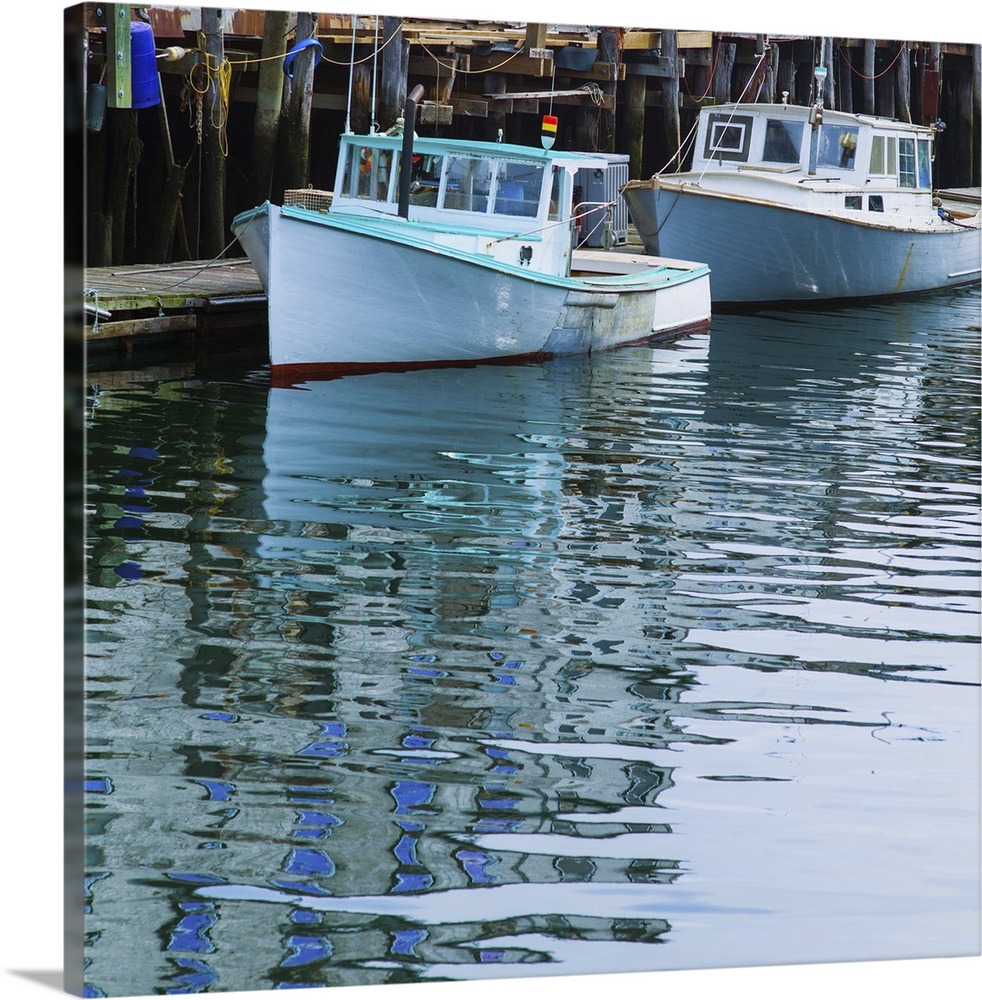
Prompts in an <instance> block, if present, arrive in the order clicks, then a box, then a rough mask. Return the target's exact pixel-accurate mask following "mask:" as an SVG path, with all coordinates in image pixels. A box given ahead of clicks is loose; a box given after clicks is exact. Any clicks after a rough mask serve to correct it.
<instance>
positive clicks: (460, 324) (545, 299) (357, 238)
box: [233, 205, 710, 377]
mask: <svg viewBox="0 0 982 1000" xmlns="http://www.w3.org/2000/svg"><path fill="white" fill-rule="evenodd" d="M389 228H392V227H391V226H389ZM233 231H234V232H235V233H236V235H237V236H238V237H239V240H240V242H241V243H242V245H243V247H244V248H245V250H246V252H247V253H248V255H249V257H250V259H251V260H252V261H253V263H254V264H255V266H256V270H257V273H258V274H259V275H260V277H261V278H263V276H265V279H264V282H263V283H264V287H265V289H266V294H267V300H268V308H269V345H270V362H271V365H272V368H273V371H274V374H275V375H278V376H284V375H285V376H287V377H301V376H303V375H305V374H311V375H316V374H317V373H318V372H319V371H322V370H324V369H327V370H328V373H330V372H331V371H340V370H357V369H360V368H369V369H378V368H383V367H406V368H408V367H419V366H429V365H436V364H469V363H479V362H488V361H491V362H494V361H498V362H501V361H512V360H519V359H527V358H534V357H542V356H551V355H557V354H573V353H590V352H592V351H601V350H607V349H610V348H614V347H618V346H622V345H626V344H630V343H639V342H643V341H645V340H650V339H652V338H656V337H667V336H670V335H673V334H675V333H679V334H681V333H682V332H685V331H687V330H691V329H693V328H697V327H699V326H703V327H705V326H707V325H708V321H709V315H710V293H709V276H708V269H707V268H706V267H705V266H704V265H701V264H700V265H694V264H686V263H685V262H682V261H679V262H673V263H675V264H677V266H675V267H667V268H665V267H653V266H652V265H651V264H650V263H644V261H645V260H647V258H643V257H639V258H638V260H639V261H641V263H639V264H638V265H637V273H634V274H630V275H628V276H626V277H625V278H624V279H623V280H618V279H616V278H615V277H612V276H610V275H602V276H600V277H598V278H596V279H595V280H592V281H591V280H587V279H585V280H580V281H576V280H573V279H556V278H553V279H549V278H543V277H542V276H541V275H533V274H530V273H528V272H526V273H523V272H522V271H521V269H520V268H518V267H501V266H494V265H493V264H484V263H482V262H481V261H478V260H475V259H474V258H475V256H476V255H473V254H455V253H453V252H448V251H447V250H446V248H441V247H438V246H436V245H435V244H432V243H430V244H427V243H424V242H420V241H419V240H418V239H417V240H415V241H413V240H401V241H400V240H398V239H396V238H392V237H391V235H390V236H386V235H385V230H384V229H383V230H382V231H381V232H373V231H372V227H371V225H369V224H366V223H365V222H364V221H363V220H359V221H354V222H352V221H349V222H347V223H346V222H345V220H344V219H343V218H339V219H335V220H331V219H330V217H329V216H322V217H321V218H319V219H313V218H310V217H307V216H305V215H304V213H301V212H296V211H292V210H291V211H289V212H284V211H282V210H281V209H279V208H278V207H276V206H272V205H267V206H263V207H262V208H261V209H256V210H254V211H253V212H249V213H244V214H243V215H242V216H240V217H238V218H237V219H236V220H235V222H233ZM601 256H605V255H603V254H601ZM606 256H608V257H609V255H606Z"/></svg>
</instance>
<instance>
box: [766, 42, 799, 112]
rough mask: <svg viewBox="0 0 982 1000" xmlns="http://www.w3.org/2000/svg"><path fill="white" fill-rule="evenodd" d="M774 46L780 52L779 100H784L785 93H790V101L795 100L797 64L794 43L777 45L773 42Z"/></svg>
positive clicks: (777, 95)
mask: <svg viewBox="0 0 982 1000" xmlns="http://www.w3.org/2000/svg"><path fill="white" fill-rule="evenodd" d="M772 47H773V48H774V49H776V50H778V51H779V52H780V56H779V58H778V63H777V94H776V95H775V96H776V98H777V99H778V100H782V101H783V100H784V95H785V94H787V95H788V101H789V102H793V101H794V94H795V73H796V70H797V66H796V64H795V61H794V44H793V43H792V44H788V45H777V44H774V43H772Z"/></svg>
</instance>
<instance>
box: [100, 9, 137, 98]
mask: <svg viewBox="0 0 982 1000" xmlns="http://www.w3.org/2000/svg"><path fill="white" fill-rule="evenodd" d="M130 30H131V29H130V6H129V4H121V3H112V4H108V5H107V7H106V99H107V103H108V105H109V107H111V108H131V107H133V86H132V78H133V60H132V56H131V53H130Z"/></svg>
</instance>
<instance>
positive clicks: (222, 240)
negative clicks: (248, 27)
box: [199, 7, 228, 257]
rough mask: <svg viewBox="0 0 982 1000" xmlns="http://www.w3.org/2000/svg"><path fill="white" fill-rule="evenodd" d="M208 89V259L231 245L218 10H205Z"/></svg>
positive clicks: (203, 223)
mask: <svg viewBox="0 0 982 1000" xmlns="http://www.w3.org/2000/svg"><path fill="white" fill-rule="evenodd" d="M201 29H202V34H203V35H204V49H205V59H206V60H207V65H206V67H205V68H206V70H207V73H206V79H207V81H208V89H207V90H206V91H205V94H204V98H203V121H204V128H203V129H202V134H201V203H200V206H199V212H200V223H199V225H200V227H201V228H200V232H199V236H200V245H201V252H202V253H203V254H204V255H205V256H206V257H217V256H218V254H220V253H221V251H222V248H223V247H224V246H225V244H226V243H227V242H228V236H227V233H228V230H227V229H226V228H225V124H226V117H227V115H228V108H227V107H226V106H225V105H224V102H223V97H222V94H221V91H220V87H219V74H220V72H221V69H222V65H223V63H224V62H225V39H224V35H223V32H222V12H221V10H219V9H217V8H214V7H205V8H202V11H201Z"/></svg>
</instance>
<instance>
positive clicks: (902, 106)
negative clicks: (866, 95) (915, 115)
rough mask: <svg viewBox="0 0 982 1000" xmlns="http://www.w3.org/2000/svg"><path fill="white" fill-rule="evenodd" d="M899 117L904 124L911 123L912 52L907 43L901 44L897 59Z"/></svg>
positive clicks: (896, 97) (896, 99) (896, 96)
mask: <svg viewBox="0 0 982 1000" xmlns="http://www.w3.org/2000/svg"><path fill="white" fill-rule="evenodd" d="M894 100H895V101H896V106H897V117H898V118H899V119H900V120H901V121H903V122H910V121H912V120H913V119H912V118H911V117H910V50H909V49H908V47H907V43H906V42H901V45H900V55H899V56H898V58H897V75H896V95H895V98H894Z"/></svg>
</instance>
